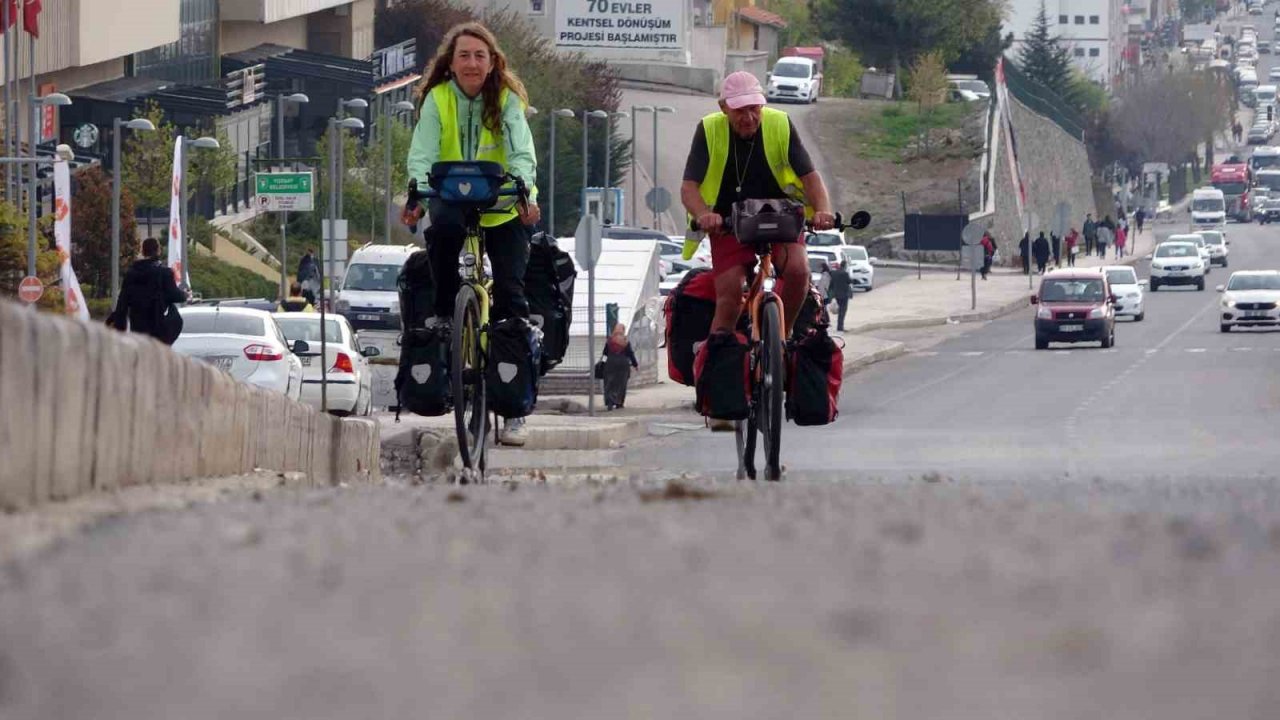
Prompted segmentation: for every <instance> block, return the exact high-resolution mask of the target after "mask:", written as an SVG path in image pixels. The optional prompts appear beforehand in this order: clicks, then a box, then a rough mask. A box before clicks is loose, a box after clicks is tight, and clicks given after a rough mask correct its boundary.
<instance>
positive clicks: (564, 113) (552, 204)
mask: <svg viewBox="0 0 1280 720" xmlns="http://www.w3.org/2000/svg"><path fill="white" fill-rule="evenodd" d="M574 116H575V113H574V112H573V111H572V110H570V109H569V108H560V109H559V110H553V111H552V112H551V151H550V152H549V153H547V155H548V157H549V158H550V160H549V162H550V165H549V166H548V168H547V175H548V178H547V185H548V186H549V187H548V188H547V197H549V198H550V200H549V201H548V207H547V228H548V229H549V230H550V231H551V236H552V237H555V235H556V118H557V117H564V118H571V117H574Z"/></svg>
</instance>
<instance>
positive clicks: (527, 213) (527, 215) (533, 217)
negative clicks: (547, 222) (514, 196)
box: [516, 203, 542, 225]
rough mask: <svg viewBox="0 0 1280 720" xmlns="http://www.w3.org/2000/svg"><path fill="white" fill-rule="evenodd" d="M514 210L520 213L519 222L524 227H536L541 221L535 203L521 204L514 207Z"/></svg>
mask: <svg viewBox="0 0 1280 720" xmlns="http://www.w3.org/2000/svg"><path fill="white" fill-rule="evenodd" d="M516 209H517V211H518V212H519V213H520V222H522V223H524V224H525V225H537V224H538V221H539V220H541V219H542V210H541V209H540V208H539V207H538V205H537V203H527V204H525V203H521V204H519V205H517V206H516Z"/></svg>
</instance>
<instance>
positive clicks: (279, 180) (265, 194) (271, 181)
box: [254, 172, 315, 212]
mask: <svg viewBox="0 0 1280 720" xmlns="http://www.w3.org/2000/svg"><path fill="white" fill-rule="evenodd" d="M254 183H255V185H256V186H257V190H258V208H259V209H260V210H266V211H269V212H280V211H284V212H305V211H309V210H314V209H315V201H314V199H313V198H314V194H313V193H314V190H313V188H314V182H313V175H312V173H309V172H273V173H258V174H256V175H255V176H254Z"/></svg>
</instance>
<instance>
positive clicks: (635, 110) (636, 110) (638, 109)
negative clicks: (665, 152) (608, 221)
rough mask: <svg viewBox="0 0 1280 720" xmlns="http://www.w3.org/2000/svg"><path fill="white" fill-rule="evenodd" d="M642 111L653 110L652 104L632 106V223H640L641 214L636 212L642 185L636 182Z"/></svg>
mask: <svg viewBox="0 0 1280 720" xmlns="http://www.w3.org/2000/svg"><path fill="white" fill-rule="evenodd" d="M642 112H653V106H652V105H632V106H631V224H632V225H638V224H639V222H640V216H639V214H637V212H636V200H637V198H639V197H640V190H639V188H640V186H639V185H638V184H637V183H636V157H637V152H636V115H639V114H640V113H642Z"/></svg>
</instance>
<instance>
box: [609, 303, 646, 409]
mask: <svg viewBox="0 0 1280 720" xmlns="http://www.w3.org/2000/svg"><path fill="white" fill-rule="evenodd" d="M600 362H601V363H603V364H604V369H603V373H602V374H603V375H604V378H603V379H604V406H605V409H607V410H616V409H618V408H621V407H623V406H624V405H626V404H627V383H628V382H630V380H631V369H632V368H638V367H640V363H638V362H636V354H635V351H634V350H632V349H631V343H630V342H628V341H627V328H626V326H624V325H623V324H622V323H618V324H617V325H615V326H614V327H613V334H612V335H610V336H609V341H608V342H607V343H605V345H604V354H603V355H602V356H601V358H600Z"/></svg>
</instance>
